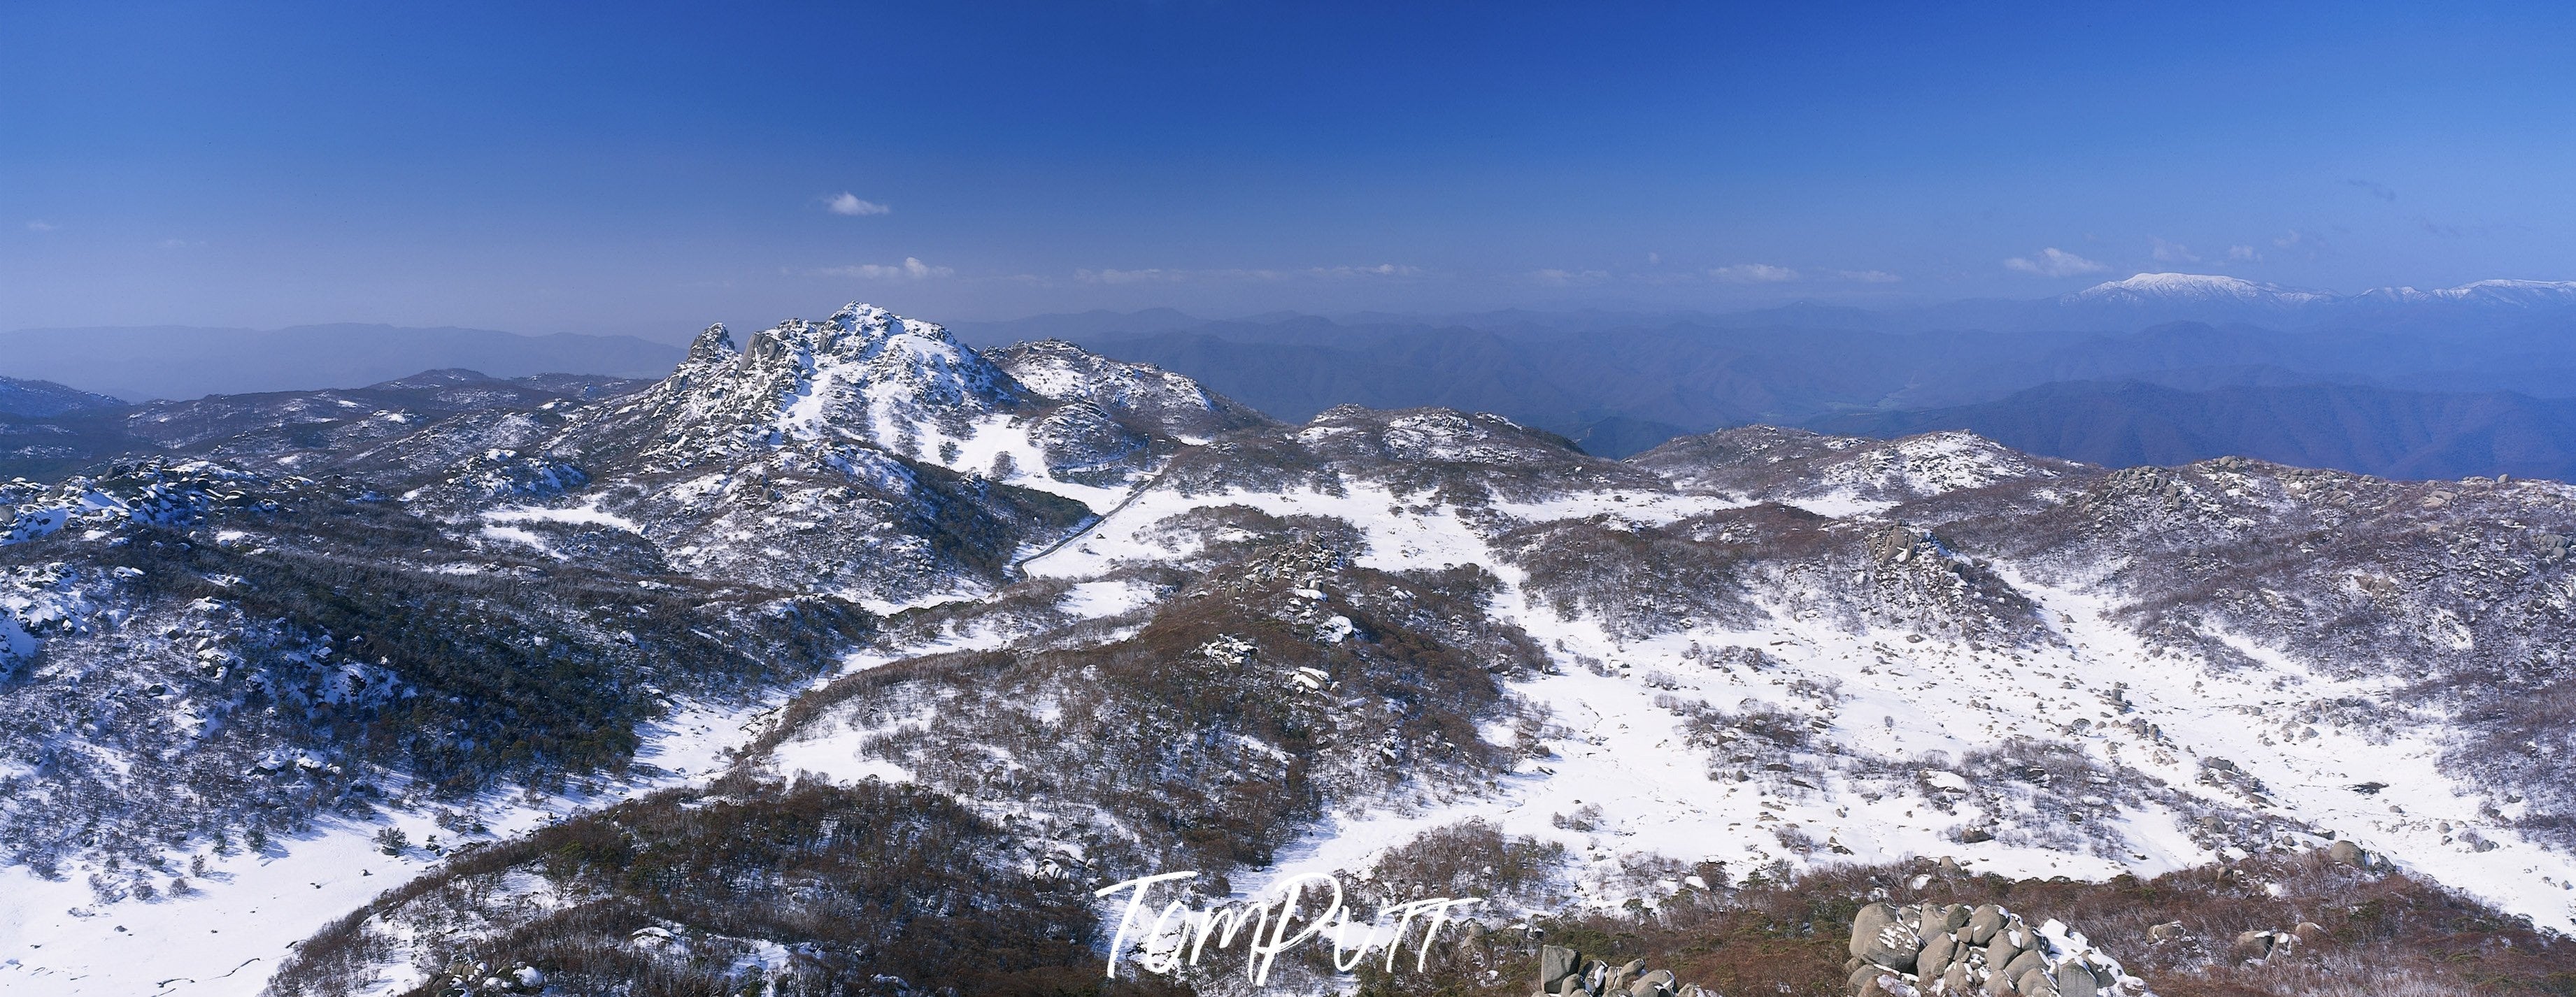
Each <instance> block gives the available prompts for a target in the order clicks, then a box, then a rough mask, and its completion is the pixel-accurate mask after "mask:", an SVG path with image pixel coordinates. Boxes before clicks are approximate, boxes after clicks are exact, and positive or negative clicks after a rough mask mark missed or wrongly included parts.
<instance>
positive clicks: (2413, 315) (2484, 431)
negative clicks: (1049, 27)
mask: <svg viewBox="0 0 2576 997" xmlns="http://www.w3.org/2000/svg"><path fill="white" fill-rule="evenodd" d="M1186 318H1187V317H1186V316H1182V315H1179V314H1178V313H1175V312H1171V311H1169V310H1158V311H1155V312H1151V313H1140V314H1138V315H1136V316H1133V322H1132V323H1130V324H1124V325H1122V323H1121V322H1120V321H1119V320H1118V316H1116V315H1114V314H1111V313H1101V312H1093V313H1087V314H1084V315H1079V316H1042V317H1039V318H1034V319H1024V320H1020V321H1017V322H1013V323H1007V324H999V325H993V326H984V327H973V328H972V330H971V333H970V334H971V335H976V336H1000V335H1009V336H1013V337H1018V338H1027V337H1030V336H1037V335H1053V336H1058V337H1061V338H1065V339H1069V340H1073V341H1076V342H1080V343H1083V344H1084V345H1086V346H1089V347H1092V348H1094V349H1097V350H1099V351H1101V352H1104V353H1107V354H1109V355H1112V356H1116V357H1119V358H1121V359H1126V360H1134V361H1141V362H1147V363H1153V364H1157V365H1159V366H1163V367H1166V368H1169V369H1172V370H1175V371H1180V372H1183V373H1186V374H1188V375H1190V376H1193V377H1196V378H1198V379H1199V380H1201V381H1202V382H1204V383H1206V384H1208V385H1209V386H1210V387H1211V388H1214V389H1216V390H1219V391H1223V392H1225V393H1226V394H1227V395H1229V396H1231V397H1234V398H1238V399H1241V400H1242V401H1243V402H1245V403H1246V404H1249V405H1252V406H1254V407H1256V408H1259V409H1261V410H1263V411H1265V412H1271V413H1274V414H1277V415H1279V416H1281V417H1285V418H1292V419H1294V418H1305V417H1309V416H1312V415H1314V414H1316V413H1318V412H1321V411H1323V410H1325V409H1327V408H1330V407H1332V406H1334V405H1338V404H1344V403H1353V404H1361V405H1369V406H1373V407H1389V408H1394V407H1404V406H1414V405H1443V406H1451V407H1457V408H1463V409H1471V410H1482V411H1492V412H1497V413H1500V414H1503V415H1506V416H1509V417H1511V418H1513V419H1515V420H1519V421H1522V422H1525V423H1527V424H1530V425H1533V426H1537V427H1540V428H1545V429H1548V430H1550V431H1553V432H1557V433H1560V434H1563V435H1565V436H1567V437H1569V438H1571V439H1574V440H1575V441H1577V442H1578V443H1579V444H1580V445H1582V446H1583V447H1584V448H1585V449H1586V450H1587V451H1589V452H1593V453H1598V454H1602V455H1605V456H1614V457H1616V456H1625V455H1628V454H1632V453H1636V452H1639V451H1642V450H1644V449H1647V448H1649V447H1652V446H1653V445H1655V444H1656V443H1659V442H1661V441H1663V440H1665V439H1669V438H1671V437H1673V436H1676V435H1681V434H1684V433H1693V432H1705V431H1708V430H1711V429H1716V428H1721V427H1726V426H1735V425H1744V424H1749V423H1771V424H1777V425H1803V426H1817V427H1821V428H1827V429H1831V430H1834V431H1838V432H1855V433H1867V434H1874V435H1889V434H1896V433H1901V432H1914V431H1921V430H1927V429H1941V428H1973V429H1977V430H1978V431H1980V432H1984V433H1987V434H1988V435H1992V436H1995V437H1996V438H1998V439H2001V440H2004V441H2005V442H2008V443H2011V444H2012V445H2014V446H2018V447H2022V448H2024V449H2029V450H2032V451H2034V452H2038V453H2044V454H2049V455H2052V456H2059V457H2068V458H2073V459H2077V460H2085V461H2090V462H2096V463H2106V464H2113V465H2123V464H2133V463H2142V462H2144V463H2181V462H2186V461H2190V460H2197V459H2204V458H2210V457H2217V456H2221V455H2226V454H2250V455H2257V456H2264V457H2268V458H2271V459H2275V460H2281V461H2284V462H2288V463H2296V464H2305V465H2311V466H2323V467H2337V468H2344V469H2349V470H2357V471H2363V472H2367V473H2375V474H2387V475H2398V476H2428V475H2430V476H2452V475H2459V474H2495V473H2508V474H2537V475H2545V476H2551V477H2567V476H2570V475H2576V460H2571V459H2570V458H2569V457H2568V456H2566V455H2568V454H2576V420H2570V419H2569V418H2568V417H2567V416H2566V415H2564V414H2563V413H2564V412H2565V411H2566V408H2567V407H2566V406H2564V405H2559V404H2555V403H2554V401H2553V400H2555V399H2563V398H2568V397H2571V396H2576V283H2553V282H2537V281H2480V282H2477V283H2473V284H2465V285H2461V286H2459V287H2453V288H2445V289H2441V290H2435V291H2419V290H2415V289H2413V288H2386V289H2379V290H2373V291H2369V292H2365V293H2362V294H2358V295H2337V294H2330V293H2326V292H2318V291H2304V290H2297V289H2291V288H2282V287H2276V286H2272V285H2267V284H2258V283H2254V282H2251V281H2245V280H2240V279H2237V278H2232V277H2218V276H2206V275H2190V274H2140V275H2138V276H2135V277H2131V278H2128V279H2125V280H2118V281H2111V282H2108V283H2104V284H2100V285H2097V286H2095V287H2092V288H2088V289H2085V290H2083V291H2079V292H2076V293H2073V294H2068V295H2063V296H2060V297H2056V298H2049V299H2043V300H2039V301H2018V302H2006V301H1970V302H1957V303H1952V304H1947V305H1940V306H1933V307H1926V308H1915V309H1895V310H1884V311H1870V310H1863V309H1855V308H1845V307H1836V306H1825V305H1812V304H1801V305H1793V306H1788V307H1783V308H1774V309H1765V310H1761V311H1753V312H1741V313H1734V314H1724V315H1712V314H1659V315H1649V314H1626V315H1622V314H1617V313H1607V312H1582V313H1562V314H1547V313H1536V312H1526V311H1510V312H1495V313H1487V314H1482V315H1454V316H1441V317H1439V318H1438V319H1437V320H1420V319H1411V320H1408V319H1405V318H1402V317H1400V316H1389V315H1380V314H1370V315H1358V316H1343V317H1340V318H1322V317H1317V316H1308V315H1296V316H1275V317H1267V318H1262V319H1257V320H1234V321H1206V320H1195V321H1186V322H1185V321H1184V319H1186ZM2330 389H2340V390H2330ZM2490 437H2492V442H2487V441H2488V440H2489V439H2490Z"/></svg>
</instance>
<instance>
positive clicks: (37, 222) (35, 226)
mask: <svg viewBox="0 0 2576 997" xmlns="http://www.w3.org/2000/svg"><path fill="white" fill-rule="evenodd" d="M61 227H62V226H60V225H56V224H54V223H52V222H49V221H46V220H44V219H42V218H37V219H34V220H31V221H29V222H28V223H27V231H29V232H51V231H53V230H55V229H58V228H61Z"/></svg>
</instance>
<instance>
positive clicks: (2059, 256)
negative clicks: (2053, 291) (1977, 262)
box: [2004, 246, 2111, 277]
mask: <svg viewBox="0 0 2576 997" xmlns="http://www.w3.org/2000/svg"><path fill="white" fill-rule="evenodd" d="M2004 269H2006V270H2019V271H2021V272H2023V273H2030V274H2038V275H2040V276H2042V277H2072V276H2075V275H2076V274H2085V273H2101V272H2102V271H2104V270H2108V269H2111V268H2110V267H2107V266H2104V265H2102V264H2100V263H2095V262H2093V261H2092V260H2088V259H2085V258H2083V257H2081V256H2077V255H2075V254H2073V253H2070V252H2067V251H2065V250H2063V249H2059V248H2057V247H2055V246H2050V247H2048V248H2046V249H2042V250H2040V251H2039V252H2036V253H2033V254H2031V255H2030V256H2016V257H2013V258H2011V259H2008V260H2005V261H2004Z"/></svg>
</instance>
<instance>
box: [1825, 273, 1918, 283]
mask: <svg viewBox="0 0 2576 997" xmlns="http://www.w3.org/2000/svg"><path fill="white" fill-rule="evenodd" d="M1834 276H1835V277H1838V278H1841V279H1843V280H1848V281H1851V282H1853V283H1856V284H1894V283H1896V282H1898V281H1901V280H1904V279H1905V278H1903V277H1899V276H1897V275H1895V274H1892V273H1889V272H1887V271H1885V270H1836V271H1834Z"/></svg>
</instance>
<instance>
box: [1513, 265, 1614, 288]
mask: <svg viewBox="0 0 2576 997" xmlns="http://www.w3.org/2000/svg"><path fill="white" fill-rule="evenodd" d="M1530 279H1531V280H1534V281H1537V282H1539V283H1541V284H1546V285H1548V286H1550V287H1573V286H1575V285H1578V284H1598V283H1601V282H1602V281H1605V280H1609V279H1610V273H1609V272H1608V271H1606V270H1557V269H1553V268H1551V269H1547V270H1532V271H1530Z"/></svg>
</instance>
